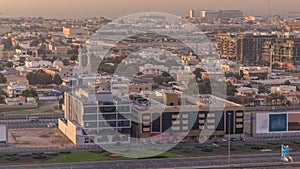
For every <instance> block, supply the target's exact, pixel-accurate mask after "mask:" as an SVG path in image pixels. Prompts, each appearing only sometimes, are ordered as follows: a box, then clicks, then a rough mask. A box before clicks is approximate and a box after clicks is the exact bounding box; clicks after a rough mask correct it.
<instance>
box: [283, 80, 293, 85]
mask: <svg viewBox="0 0 300 169" xmlns="http://www.w3.org/2000/svg"><path fill="white" fill-rule="evenodd" d="M283 84H284V85H291V82H290V81H289V80H287V81H285V82H284V83H283Z"/></svg>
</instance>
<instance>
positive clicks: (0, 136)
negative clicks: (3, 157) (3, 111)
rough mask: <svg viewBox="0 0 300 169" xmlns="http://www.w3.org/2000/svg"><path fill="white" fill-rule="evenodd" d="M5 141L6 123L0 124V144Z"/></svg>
mask: <svg viewBox="0 0 300 169" xmlns="http://www.w3.org/2000/svg"><path fill="white" fill-rule="evenodd" d="M1 143H4V144H5V143H7V128H6V125H3V124H0V144H1Z"/></svg>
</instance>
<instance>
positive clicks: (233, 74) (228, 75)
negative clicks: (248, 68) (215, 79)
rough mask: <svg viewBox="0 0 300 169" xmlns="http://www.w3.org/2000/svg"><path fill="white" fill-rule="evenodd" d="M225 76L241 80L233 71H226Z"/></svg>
mask: <svg viewBox="0 0 300 169" xmlns="http://www.w3.org/2000/svg"><path fill="white" fill-rule="evenodd" d="M225 76H226V77H234V78H236V79H238V80H241V78H242V77H241V76H240V75H239V74H238V73H233V72H228V73H226V74H225Z"/></svg>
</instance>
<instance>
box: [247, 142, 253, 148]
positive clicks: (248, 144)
mask: <svg viewBox="0 0 300 169" xmlns="http://www.w3.org/2000/svg"><path fill="white" fill-rule="evenodd" d="M245 146H248V147H251V146H254V144H251V143H246V144H245Z"/></svg>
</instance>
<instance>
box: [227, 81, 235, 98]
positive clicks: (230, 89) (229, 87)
mask: <svg viewBox="0 0 300 169" xmlns="http://www.w3.org/2000/svg"><path fill="white" fill-rule="evenodd" d="M235 93H236V87H235V86H233V85H232V84H231V83H230V82H228V83H227V96H234V94H235Z"/></svg>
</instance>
